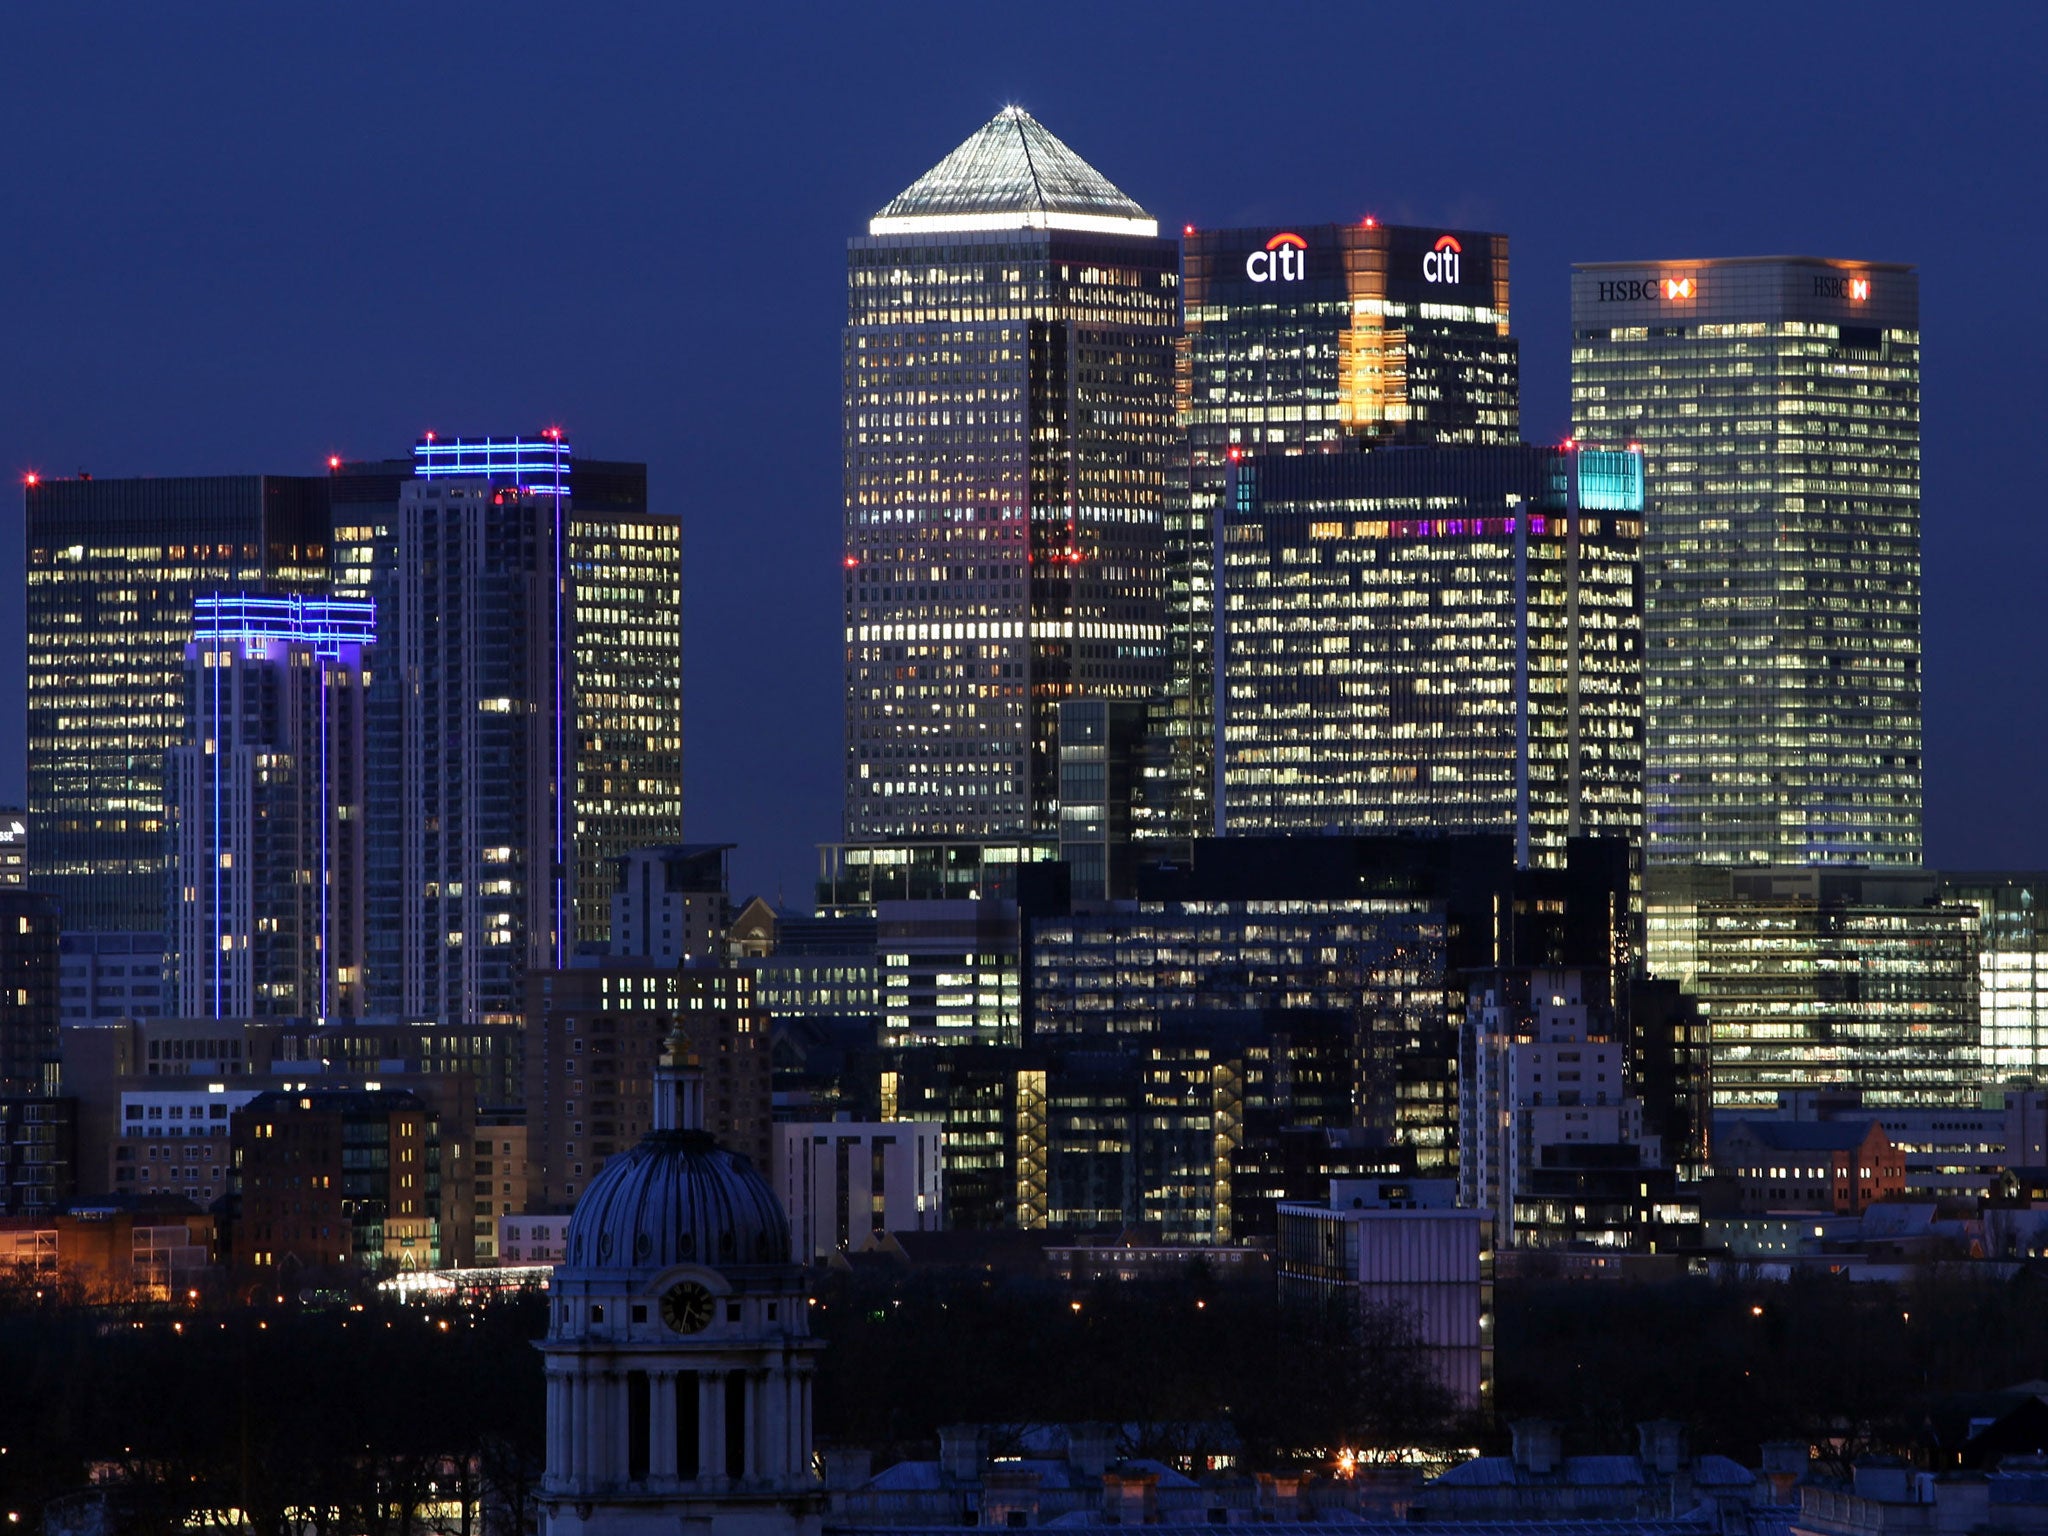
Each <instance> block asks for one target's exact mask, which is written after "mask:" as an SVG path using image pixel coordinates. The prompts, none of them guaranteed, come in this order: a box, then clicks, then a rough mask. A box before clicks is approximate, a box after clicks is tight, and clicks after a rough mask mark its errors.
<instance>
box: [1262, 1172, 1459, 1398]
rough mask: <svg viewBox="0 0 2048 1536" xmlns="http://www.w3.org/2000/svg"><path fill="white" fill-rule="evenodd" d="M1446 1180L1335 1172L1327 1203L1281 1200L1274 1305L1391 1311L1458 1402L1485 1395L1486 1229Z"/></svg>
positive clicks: (1337, 1311)
mask: <svg viewBox="0 0 2048 1536" xmlns="http://www.w3.org/2000/svg"><path fill="white" fill-rule="evenodd" d="M1455 1196H1456V1191H1455V1189H1454V1188H1453V1186H1452V1184H1451V1181H1449V1180H1447V1179H1335V1180H1332V1181H1331V1184H1330V1196H1329V1199H1328V1200H1327V1201H1324V1202H1320V1203H1317V1204H1309V1203H1307V1202H1303V1203H1301V1204H1290V1205H1282V1206H1281V1207H1280V1238H1279V1247H1278V1258H1279V1274H1280V1303H1281V1305H1282V1306H1283V1307H1288V1308H1293V1309H1296V1310H1299V1311H1301V1312H1304V1313H1310V1314H1317V1313H1320V1314H1323V1315H1326V1316H1327V1315H1330V1314H1333V1313H1334V1314H1336V1315H1339V1316H1342V1315H1346V1314H1354V1315H1355V1314H1358V1313H1361V1312H1363V1310H1364V1309H1365V1308H1366V1307H1382V1308H1389V1309H1398V1310H1399V1311H1400V1312H1402V1313H1404V1314H1405V1315H1406V1318H1407V1324H1408V1327H1409V1329H1410V1331H1411V1335H1412V1347H1413V1348H1415V1349H1417V1350H1419V1351H1420V1352H1421V1355H1422V1358H1423V1360H1424V1362H1425V1364H1426V1365H1427V1367H1428V1369H1429V1372H1430V1374H1431V1376H1432V1377H1434V1379H1435V1381H1436V1382H1437V1384H1438V1386H1439V1387H1440V1388H1441V1389H1442V1391H1443V1392H1444V1394H1445V1395H1446V1397H1447V1398H1448V1399H1449V1400H1450V1402H1451V1403H1452V1404H1454V1405H1455V1406H1456V1407H1457V1408H1459V1409H1461V1410H1464V1411H1467V1412H1470V1411H1473V1410H1484V1409H1486V1408H1488V1407H1490V1406H1491V1405H1492V1401H1493V1234H1492V1230H1491V1223H1490V1222H1489V1221H1488V1219H1487V1217H1486V1214H1485V1213H1484V1212H1482V1211H1473V1210H1464V1209H1460V1208H1459V1207H1458V1205H1457V1203H1456V1198H1455Z"/></svg>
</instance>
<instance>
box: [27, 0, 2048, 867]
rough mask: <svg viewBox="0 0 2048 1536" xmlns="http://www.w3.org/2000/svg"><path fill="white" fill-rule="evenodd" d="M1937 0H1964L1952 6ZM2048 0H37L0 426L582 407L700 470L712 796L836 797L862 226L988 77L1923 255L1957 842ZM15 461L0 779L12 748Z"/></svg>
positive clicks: (1138, 154) (2004, 513) (693, 710)
mask: <svg viewBox="0 0 2048 1536" xmlns="http://www.w3.org/2000/svg"><path fill="white" fill-rule="evenodd" d="M1951 17H1958V18H1962V17H1967V18H1968V23H1967V25H1965V23H1964V22H1962V21H1952V20H1950V19H1949V18H1951ZM2044 58H2048V6H2041V5H2037V4H2036V5H2025V6H2020V5H2013V6H2006V7H1979V8H1966V7H1957V8H1941V7H1933V6H1907V5H1891V6H1887V5H1873V4H1859V5H1840V4H1836V5H1827V6H1818V5H1804V4H1790V5H1787V4H1778V5H1769V6H1748V5H1743V6H1730V5H1723V4H1711V5H1710V4H1698V5H1688V6H1669V5H1661V4H1635V5H1629V6H1615V7H1593V6H1573V7H1563V6H1555V7H1553V6H1534V5H1532V6H1514V7H1508V6H1500V7H1488V6H1485V5H1475V4H1454V3H1451V0H1419V3H1415V4H1377V3H1375V4H1370V5H1368V4H1362V3H1355V4H1344V5H1337V4H1331V5H1327V6H1315V7H1301V8H1299V9H1297V8H1292V7H1288V8H1276V7H1273V6H1270V5H1268V4H1263V3H1256V0H1242V3H1239V4H1192V3H1182V4H1176V5H1172V6H1167V5H1159V4H1150V5H1139V4H1107V5H1074V6H1061V5H1051V4H1009V5H978V4H964V3H963V4H956V5H953V6H949V7H943V8H939V7H911V6H891V5H835V6H824V5H820V6H817V7H814V8H808V9H793V10H783V9H773V10H771V9H770V8H767V7H763V6H748V5H717V6H714V5H708V4H693V5H674V4H647V5H635V6H618V7H607V6H602V5H573V6H572V5H558V6H553V7H545V8H542V7H527V6H522V5H517V4H502V3H501V4H492V5H477V6H456V5H439V4H421V5H418V6H398V5H374V4H373V5H366V6H350V7H343V6H301V5H263V6H257V5H249V6H231V5H206V4H201V5H163V6H144V5H117V6H104V7H102V6H93V5H84V4H67V5H58V4H47V5H46V4H16V5H11V6H9V7H8V8H7V10H6V14H5V16H4V17H0V60H4V61H5V62H4V82H0V189H4V192H5V203H6V212H5V214H4V217H5V219H6V222H7V226H8V227H7V230H6V237H5V239H4V242H0V315H4V335H5V342H4V346H0V359H4V362H0V470H9V471H12V472H14V473H16V474H19V473H22V472H26V471H28V470H31V469H36V470H40V471H42V472H44V473H46V474H71V473H74V472H76V471H78V470H79V469H85V470H89V471H91V472H92V473H94V474H96V475H100V476H116V475H143V474H158V475H172V474H200V473H237V472H247V471H258V470H261V471H269V472H274V473H317V472H318V471H319V469H320V467H321V466H322V465H323V464H324V462H325V460H326V457H327V455H328V454H329V453H330V452H334V453H340V454H343V455H345V456H351V457H364V458H374V457H383V456H387V455H398V454H402V453H405V452H406V451H408V449H409V446H410V444H411V443H412V441H413V440H414V438H415V437H416V436H417V435H418V434H419V433H420V432H422V431H424V430H427V429H430V428H431V429H435V430H438V431H440V432H443V433H457V432H469V433H484V432H500V433H504V432H517V431H526V430H532V429H535V428H538V427H540V426H542V425H545V424H548V423H556V422H559V423H560V424H561V425H562V426H563V427H564V429H565V432H566V435H567V436H568V438H569V439H570V441H571V442H572V443H574V445H575V446H576V447H577V449H578V450H579V451H581V452H583V453H586V454H590V455H593V456H601V457H611V458H641V459H645V460H647V461H648V463H649V466H650V472H651V476H652V485H653V492H654V495H655V496H656V498H657V499H658V501H659V502H660V504H661V505H663V506H665V507H674V508H679V509H680V510H681V512H682V515H683V519H684V543H685V560H686V567H685V573H684V583H685V599H686V617H685V646H686V706H685V708H686V723H685V735H684V745H685V757H686V765H685V787H686V801H687V809H686V817H687V831H688V835H689V836H690V837H691V838H693V839H700V840H707V841H708V840H718V841H734V842H738V843H739V844H740V845H741V850H740V854H739V856H738V859H737V863H736V871H735V877H736V883H737V885H738V886H739V887H741V888H742V890H744V891H748V892H751V891H756V890H759V891H763V892H765V893H768V894H771V895H772V894H773V893H774V892H775V891H776V890H777V889H778V888H780V889H781V890H782V891H783V892H784V894H786V895H787V896H788V897H789V898H790V899H792V900H793V901H801V900H803V899H805V897H806V896H807V893H808V880H809V878H810V876H811V874H812V872H813V869H814V867H815V860H814V855H813V853H812V845H814V844H815V843H817V842H820V841H826V840H830V839H833V838H835V837H836V836H837V835H838V831H839V785H840V778H839V774H840V769H839V753H840V664H839V630H840V597H839V554H840V531H839V530H840V503H839V326H840V323H841V319H842V286H841V285H842V281H843V269H844V242H845V239H846V237H847V236H849V235H852V234H856V233H860V232H862V231H863V230H864V228H865V223H866V220H867V218H868V216H869V215H870V214H871V213H872V212H873V211H874V210H875V209H876V208H877V207H879V206H880V205H881V204H882V203H884V202H886V201H887V200H888V199H889V198H890V197H892V196H893V195H894V194H895V193H896V192H897V191H899V190H900V189H901V188H902V187H904V186H905V185H907V184H908V183H909V182H910V181H911V180H913V179H914V178H915V177H917V176H918V175H919V174H921V173H922V172H923V171H924V170H926V169H927V168H928V167H929V166H930V165H931V164H932V163H933V162H935V161H936V160H938V159H939V158H940V157H941V156H942V155H944V154H945V153H946V152H947V151H948V150H950V149H952V148H953V147H954V145H955V144H957V143H958V142H959V141H960V140H961V139H963V138H965V137H966V136H967V135H968V134H969V133H970V132H972V131H973V130H974V129H975V128H977V127H979V126H980V125H981V123H982V122H983V121H984V120H985V119H987V118H988V117H989V116H990V115H991V114H992V113H993V112H994V111H995V110H996V109H997V108H999V107H1001V106H1002V105H1003V104H1004V103H1006V102H1011V101H1015V102H1018V103H1020V104H1022V105H1023V106H1025V107H1027V108H1029V109H1030V110H1031V111H1032V112H1033V113H1035V114H1036V115H1037V116H1038V117H1039V118H1040V119H1041V120H1043V121H1044V122H1045V124H1046V125H1047V126H1048V127H1049V128H1051V129H1052V131H1053V132H1055V133H1057V134H1058V135H1060V137H1062V138H1063V139H1065V140H1066V141H1067V142H1068V143H1069V144H1071V145H1072V146H1073V147H1074V148H1075V149H1076V150H1077V151H1078V152H1079V153H1080V154H1082V155H1083V156H1085V157H1086V158H1087V159H1088V160H1090V161H1091V162H1093V163H1094V164H1095V165H1096V166H1097V167H1098V168H1099V169H1100V170H1101V171H1103V173H1104V174H1106V175H1107V176H1108V177H1109V178H1110V179H1111V180H1112V181H1114V182H1116V183H1117V184H1118V185H1119V186H1121V187H1122V188H1123V189H1124V190H1125V191H1127V192H1129V193H1130V194H1131V195H1132V196H1134V197H1136V198H1137V199H1138V200H1139V201H1140V202H1142V203H1143V204H1145V206H1146V207H1147V208H1148V209H1149V210H1150V211H1151V212H1153V213H1154V214H1155V215H1157V216H1158V218H1159V219H1160V221H1161V223H1162V226H1163V227H1165V228H1174V227H1177V226H1179V225H1180V224H1182V223H1189V222H1192V223H1196V224H1203V223H1208V224H1236V223H1260V222H1309V221H1318V220H1330V219H1345V218H1351V217H1360V216H1363V215H1365V214H1368V213H1372V214H1376V215H1378V216H1379V217H1380V218H1382V219H1386V220H1391V221H1396V222H1415V223H1435V224H1445V225H1452V226H1457V227H1461V228H1474V229H1499V230H1505V231H1506V232H1507V233H1508V234H1509V236H1510V238H1511V241H1512V251H1513V263H1514V266H1513V303H1514V313H1515V330H1516V332H1517V334H1518V335H1519V336H1520V337H1521V340H1522V386H1523V397H1522V400H1523V410H1522V419H1523V427H1524V431H1525V433H1526V435H1528V436H1529V437H1531V438H1532V439H1535V440H1545V439H1554V438H1556V437H1557V436H1559V435H1561V434H1562V433H1563V431H1564V429H1565V427H1566V425H1567V421H1568V409H1567V384H1568V352H1567V344H1568V339H1569V321H1568V315H1567V307H1566V306H1567V297H1568V283H1567V277H1568V267H1569V264H1570V263H1571V262H1573V261H1590V260H1633V259H1658V258H1672V257H1686V256H1738V255H1767V254H1781V253H1794V254H1810V255H1823V256H1843V257H1854V258H1859V259H1865V260H1874V261H1905V262H1914V263H1917V264H1918V265H1919V267H1920V271H1921V305H1922V311H1921V312H1922V327H1923V332H1924V336H1925V356H1924V381H1923V382H1924V389H1925V501H1924V518H1925V575H1926V592H1925V604H1926V608H1925V622H1926V663H1927V666H1926V678H1927V831H1928V857H1929V861H1930V862H1931V863H1936V864H1946V865H1949V866H1951V867H1957V868H1961V867H1966V866H2004V867H2017V866H2026V865H2033V866H2036V867H2039V866H2044V865H2048V799H2044V797H2043V796H2042V795H2040V794H2039V793H2037V790H2038V787H2039V784H2040V780H2041V766H2040V765H2041V761H2042V756H2043V749H2044V747H2048V702H2044V698H2043V689H2042V686H2041V681H2040V679H2041V669H2042V666H2043V644H2042V641H2041V632H2042V624H2041V613H2042V602H2041V591H2040V588H2041V583H2042V580H2043V573H2044V571H2048V558H2044V556H2048V526H2044V525H2048V516H2044V514H2048V498H2044V496H2043V494H2042V492H2041V489H2040V486H2041V482H2042V478H2043V477H2042V465H2041V444H2042V441H2043V421H2044V416H2048V412H2044V404H2048V402H2044V398H2043V397H2044V390H2048V386H2044V379H2048V367H2044V361H2043V359H2044V353H2048V335H2044V318H2048V283H2044V281H2043V279H2042V274H2041V270H2040V268H2039V267H2038V266H2037V265H2036V258H2037V257H2039V256H2040V255H2041V254H2042V253H2044V252H2048V204H2044V192H2048V166H2044V159H2048V154H2044V148H2043V146H2044V144H2048V86H2044V83H2043V76H2042V68H2043V60H2044ZM20 517H21V508H20V501H19V498H18V497H16V496H12V495H10V496H8V497H6V498H4V523H0V643H4V649H5V654H6V656H7V657H8V658H9V659H10V664H9V665H7V666H5V667H4V668H0V740H4V741H5V742H6V743H7V747H6V750H5V752H4V753H0V799H5V800H7V801H10V802H12V801H18V800H19V799H20V798H21V797H22V795H23V793H24V784H25V770H24V765H23V751H22V746H21V739H22V729H21V724H20V722H21V710H22V680H21V670H22V669H21V666H20V665H19V657H20V655H21V650H22V645H23V633H22V616H21V581H22V578H21V525H20Z"/></svg>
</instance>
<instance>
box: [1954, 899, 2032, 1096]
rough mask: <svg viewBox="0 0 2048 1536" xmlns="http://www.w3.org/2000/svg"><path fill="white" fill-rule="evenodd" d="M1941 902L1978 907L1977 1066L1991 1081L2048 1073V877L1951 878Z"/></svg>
mask: <svg viewBox="0 0 2048 1536" xmlns="http://www.w3.org/2000/svg"><path fill="white" fill-rule="evenodd" d="M1941 895H1942V899H1943V900H1944V901H1947V902H1962V903H1966V904H1968V905H1969V906H1972V907H1975V908H1976V909H1977V935H1978V945H1979V948H1978V954H1977V1001H1978V1014H1977V1016H1978V1027H1979V1031H1980V1035H1979V1039H1980V1042H1981V1045H1980V1051H1979V1061H1980V1063H1981V1065H1982V1066H1983V1069H1984V1074H1985V1078H1986V1080H1987V1081H1989V1082H1993V1083H2002V1082H2009V1081H2011V1080H2012V1079H2014V1078H2019V1077H2025V1078H2034V1079H2039V1078H2040V1077H2042V1076H2043V1075H2044V1074H2048V911H2044V910H2043V908H2044V907H2048V873H2044V872H2043V871H2040V870H2006V871H2000V872H1991V873H1975V874H1962V873H1953V872H1952V873H1949V874H1946V875H1944V876H1943V878H1942V882H1941Z"/></svg>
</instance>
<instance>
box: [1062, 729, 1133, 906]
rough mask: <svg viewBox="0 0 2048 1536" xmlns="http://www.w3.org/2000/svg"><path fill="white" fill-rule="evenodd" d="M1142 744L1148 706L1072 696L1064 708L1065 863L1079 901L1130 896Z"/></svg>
mask: <svg viewBox="0 0 2048 1536" xmlns="http://www.w3.org/2000/svg"><path fill="white" fill-rule="evenodd" d="M1144 743H1145V706H1144V705H1142V704H1139V703H1137V702H1135V701H1133V700H1128V699H1068V700H1067V701H1066V702H1065V703H1063V704H1061V705H1060V844H1059V846H1060V861H1061V862H1062V863H1064V864H1065V865H1066V866H1067V869H1068V872H1069V878H1070V879H1071V880H1072V895H1073V898H1074V900H1076V901H1106V900H1109V899H1110V898H1112V897H1119V896H1128V895H1129V894H1130V887H1131V880H1132V876H1133V853H1134V851H1133V849H1132V847H1131V839H1132V835H1133V832H1134V830H1135V828H1134V826H1133V814H1132V813H1133V810H1134V806H1135V802H1136V800H1137V798H1138V795H1139V793H1140V787H1141V780H1140V773H1141V771H1142V764H1143V761H1144Z"/></svg>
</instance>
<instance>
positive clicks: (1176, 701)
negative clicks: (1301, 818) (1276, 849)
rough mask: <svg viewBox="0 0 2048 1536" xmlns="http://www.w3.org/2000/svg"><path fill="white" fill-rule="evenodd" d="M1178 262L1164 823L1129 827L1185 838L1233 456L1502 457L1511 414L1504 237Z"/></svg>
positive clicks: (1192, 815)
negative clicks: (1450, 447)
mask: <svg viewBox="0 0 2048 1536" xmlns="http://www.w3.org/2000/svg"><path fill="white" fill-rule="evenodd" d="M1183 249H1184V251H1185V253H1186V254H1185V260H1186V282H1187V290H1186V298H1187V308H1186V337H1185V339H1184V341H1183V342H1182V347H1181V355H1180V364H1179V373H1178V385H1177V398H1178V405H1179V413H1180V422H1181V426H1182V427H1183V428H1184V429H1185V430H1186V432H1187V440H1188V461H1187V480H1186V484H1185V486H1184V487H1181V488H1177V494H1176V495H1175V497H1174V498H1173V500H1172V501H1171V503H1170V504H1169V510H1168V521H1167V546H1168V551H1169V562H1170V563H1169V567H1168V584H1167V614H1168V618H1167V622H1168V626H1169V631H1170V636H1171V645H1172V655H1173V680H1172V686H1171V688H1170V689H1169V691H1168V695H1167V699H1166V701H1165V705H1164V708H1163V709H1161V708H1157V707H1155V710H1154V716H1155V726H1156V728H1157V729H1159V730H1160V731H1161V732H1163V734H1164V735H1165V737H1166V738H1167V740H1168V741H1169V743H1170V758H1169V761H1170V767H1169V770H1168V772H1169V778H1170V785H1169V788H1168V793H1167V800H1168V803H1169V805H1170V806H1171V809H1170V810H1168V811H1167V812H1166V813H1165V815H1164V817H1163V819H1162V818H1161V817H1160V816H1157V815H1153V816H1148V817H1147V818H1146V821H1145V823H1144V825H1145V827H1146V828H1147V829H1148V830H1154V831H1167V832H1175V833H1178V835H1181V836H1191V835H1198V834H1199V835H1206V833H1207V832H1208V829H1209V827H1210V826H1211V825H1212V824H1213V821H1214V815H1213V804H1214V795H1215V784H1214V771H1215V764H1214V748H1215V742H1214V738H1213V732H1212V725H1213V704H1212V698H1211V689H1212V682H1213V676H1212V670H1211V663H1212V661H1213V657H1214V643H1215V620H1214V616H1213V609H1212V594H1213V587H1214V580H1213V578H1214V563H1215V547H1214V546H1215V523H1216V511H1217V507H1218V506H1219V504H1220V503H1221V501H1222V499H1223V493H1224V482H1225V477H1226V475H1227V473H1228V469H1229V464H1230V456H1231V453H1232V451H1233V450H1235V451H1237V452H1239V453H1259V454H1297V453H1328V452H1334V451H1338V450H1343V449H1348V448H1351V447H1353V446H1355V445H1357V444H1358V443H1360V442H1365V443H1382V442H1405V443H1466V444H1471V443H1513V442H1515V441H1517V440H1518V438H1519V437H1520V419H1521V406H1520V387H1519V366H1520V365H1519V358H1518V356H1517V351H1516V344H1515V340H1514V338H1513V337H1512V336H1510V335H1509V334H1508V240H1507V236H1506V235H1497V234H1483V233H1479V232H1476V231H1472V230H1455V231H1453V230H1444V229H1439V228H1434V227H1425V228H1399V227H1395V226H1391V225H1385V224H1381V223H1379V222H1378V221H1377V220H1374V219H1366V220H1363V221H1361V222H1359V223H1356V224H1315V225H1308V224H1296V225H1289V226H1285V227H1273V228H1262V229H1205V230H1196V229H1194V228H1192V227H1190V228H1189V229H1188V230H1187V231H1186V234H1185V238H1184V240H1183ZM1148 809H1150V808H1148Z"/></svg>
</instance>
